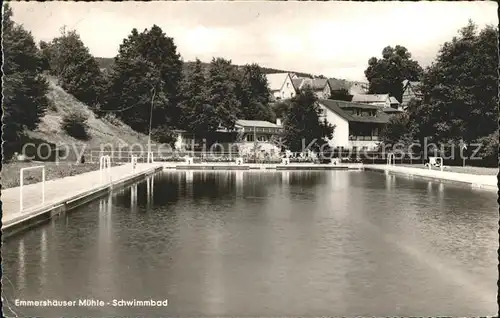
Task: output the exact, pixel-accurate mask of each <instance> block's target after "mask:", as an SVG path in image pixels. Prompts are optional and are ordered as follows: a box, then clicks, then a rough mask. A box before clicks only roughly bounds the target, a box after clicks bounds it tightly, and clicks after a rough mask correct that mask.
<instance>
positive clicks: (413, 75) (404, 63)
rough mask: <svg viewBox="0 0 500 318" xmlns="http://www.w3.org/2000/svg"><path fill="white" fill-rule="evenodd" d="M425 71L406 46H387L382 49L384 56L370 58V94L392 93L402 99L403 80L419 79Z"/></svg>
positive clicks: (368, 70) (368, 74)
mask: <svg viewBox="0 0 500 318" xmlns="http://www.w3.org/2000/svg"><path fill="white" fill-rule="evenodd" d="M422 72H423V69H422V67H421V66H420V65H419V64H418V62H417V61H415V60H412V59H411V53H410V52H408V50H407V49H406V48H405V47H404V46H400V45H396V47H394V48H393V47H391V46H387V47H385V48H384V49H383V50H382V58H381V59H377V58H376V57H372V58H370V59H369V60H368V68H367V69H366V70H365V76H366V78H367V79H368V82H369V85H370V86H369V93H370V94H390V95H391V96H394V97H396V98H397V99H398V100H399V101H401V99H402V97H403V81H404V80H405V79H407V80H409V81H418V80H419V78H420V77H421V75H422Z"/></svg>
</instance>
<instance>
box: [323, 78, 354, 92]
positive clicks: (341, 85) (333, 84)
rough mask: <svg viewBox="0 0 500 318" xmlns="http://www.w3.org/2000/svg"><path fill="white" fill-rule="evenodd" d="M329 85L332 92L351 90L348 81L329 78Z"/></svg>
mask: <svg viewBox="0 0 500 318" xmlns="http://www.w3.org/2000/svg"><path fill="white" fill-rule="evenodd" d="M328 84H330V88H331V89H332V91H338V90H341V89H346V90H349V88H350V85H348V84H347V82H346V81H344V80H339V79H336V78H329V79H328Z"/></svg>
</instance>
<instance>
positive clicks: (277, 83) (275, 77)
mask: <svg viewBox="0 0 500 318" xmlns="http://www.w3.org/2000/svg"><path fill="white" fill-rule="evenodd" d="M287 76H288V73H273V74H266V78H267V83H268V84H269V89H270V90H271V91H272V92H274V91H279V90H280V89H281V87H283V84H284V83H285V80H286V77H287Z"/></svg>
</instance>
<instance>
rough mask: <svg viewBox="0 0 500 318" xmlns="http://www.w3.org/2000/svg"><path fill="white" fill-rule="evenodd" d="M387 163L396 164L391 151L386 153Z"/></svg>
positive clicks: (389, 164)
mask: <svg viewBox="0 0 500 318" xmlns="http://www.w3.org/2000/svg"><path fill="white" fill-rule="evenodd" d="M387 165H388V166H392V165H396V158H395V157H394V154H393V153H392V152H391V153H389V154H387Z"/></svg>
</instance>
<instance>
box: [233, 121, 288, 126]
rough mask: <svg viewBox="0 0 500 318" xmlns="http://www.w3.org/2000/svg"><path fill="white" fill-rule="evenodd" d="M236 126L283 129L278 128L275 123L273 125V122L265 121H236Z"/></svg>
mask: <svg viewBox="0 0 500 318" xmlns="http://www.w3.org/2000/svg"><path fill="white" fill-rule="evenodd" d="M236 125H238V126H241V127H259V128H282V127H281V126H278V125H276V124H275V123H271V122H269V121H265V120H246V119H238V120H237V121H236Z"/></svg>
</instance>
